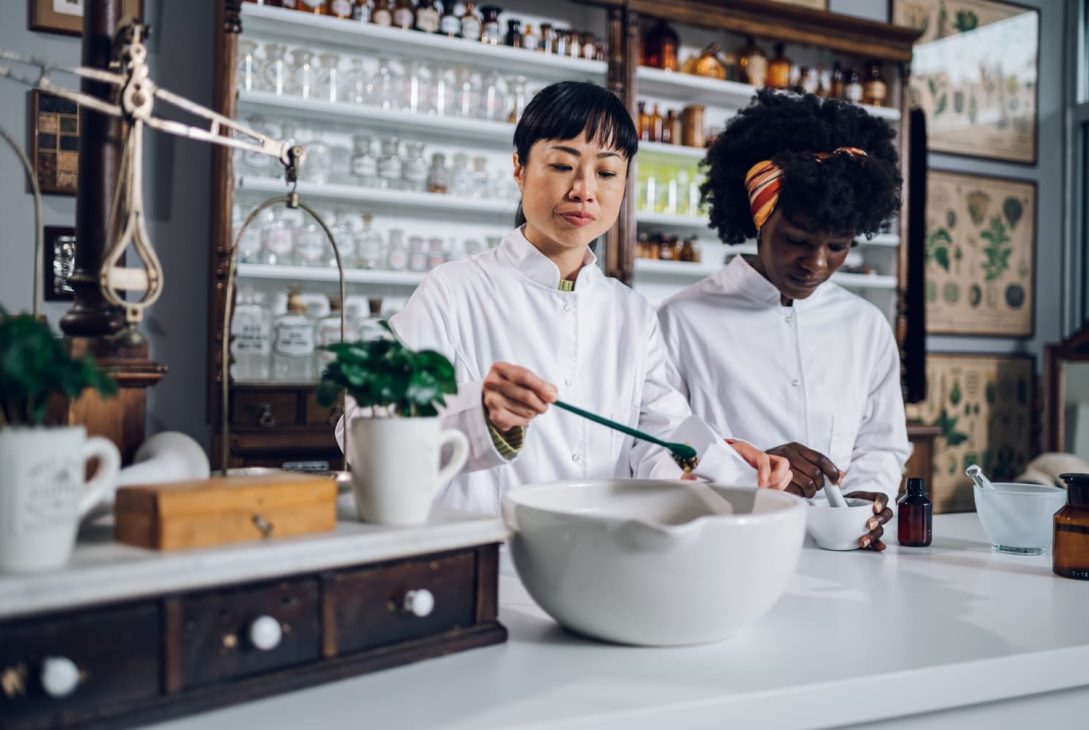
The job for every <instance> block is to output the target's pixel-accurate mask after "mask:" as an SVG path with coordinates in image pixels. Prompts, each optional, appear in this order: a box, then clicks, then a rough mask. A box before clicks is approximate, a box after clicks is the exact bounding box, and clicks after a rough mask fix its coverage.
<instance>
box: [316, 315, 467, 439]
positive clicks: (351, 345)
mask: <svg viewBox="0 0 1089 730" xmlns="http://www.w3.org/2000/svg"><path fill="white" fill-rule="evenodd" d="M382 326H383V327H384V328H385V329H386V331H387V332H392V331H391V330H390V328H389V325H388V324H387V323H385V322H383V323H382ZM322 349H323V350H326V351H328V352H331V353H333V355H334V359H333V362H331V363H329V365H328V366H326V368H325V370H324V371H323V372H322V374H321V382H320V383H318V389H317V398H318V402H319V403H321V404H322V405H324V406H331V405H333V404H334V403H335V402H336V400H337V397H338V396H339V395H340V392H341V391H344V392H345V393H347V394H348V395H350V396H352V398H354V399H355V401H356V403H357V404H358V405H359V406H361V407H364V408H374V409H380V410H382V411H384V412H385V413H386V414H387V415H399V416H407V417H410V418H417V417H424V416H436V415H438V408H439V407H440V406H443V405H445V403H446V399H445V396H447V395H450V394H452V393H455V392H456V391H457V382H456V381H455V380H454V366H453V364H452V363H451V362H450V360H448V359H447V358H446V356H445V355H443V354H442V353H441V352H435V351H434V350H420V351H418V352H416V351H413V350H409V349H408V348H406V347H405V346H404V345H402V344H401V343H400V342H399V341H397V340H396V339H392V338H391V339H378V340H370V341H368V342H338V343H336V344H333V345H327V346H325V347H323V348H322Z"/></svg>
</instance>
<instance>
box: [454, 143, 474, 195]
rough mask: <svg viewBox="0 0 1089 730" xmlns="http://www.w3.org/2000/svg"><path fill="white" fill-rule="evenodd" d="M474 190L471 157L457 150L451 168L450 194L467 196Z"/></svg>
mask: <svg viewBox="0 0 1089 730" xmlns="http://www.w3.org/2000/svg"><path fill="white" fill-rule="evenodd" d="M472 190H473V174H472V172H471V171H470V170H469V157H468V156H467V155H466V154H465V153H464V152H456V153H454V164H453V166H452V167H451V169H450V194H451V195H458V196H461V197H463V198H467V197H469V196H470V195H471V194H472Z"/></svg>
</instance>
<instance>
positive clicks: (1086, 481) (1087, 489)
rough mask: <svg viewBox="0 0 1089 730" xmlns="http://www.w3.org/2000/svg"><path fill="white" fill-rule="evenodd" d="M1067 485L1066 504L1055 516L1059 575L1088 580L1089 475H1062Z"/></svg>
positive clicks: (1054, 558) (1055, 557)
mask: <svg viewBox="0 0 1089 730" xmlns="http://www.w3.org/2000/svg"><path fill="white" fill-rule="evenodd" d="M1059 478H1060V479H1062V480H1063V481H1064V482H1066V505H1065V506H1064V507H1063V508H1062V509H1061V510H1059V511H1058V512H1056V513H1055V539H1054V543H1053V544H1052V546H1051V560H1052V569H1053V570H1054V571H1055V574H1056V575H1061V576H1062V577H1064V578H1074V579H1077V580H1089V474H1060V475H1059Z"/></svg>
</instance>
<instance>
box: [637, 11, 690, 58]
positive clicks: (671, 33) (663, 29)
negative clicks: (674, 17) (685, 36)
mask: <svg viewBox="0 0 1089 730" xmlns="http://www.w3.org/2000/svg"><path fill="white" fill-rule="evenodd" d="M680 47H681V39H680V37H679V36H678V35H677V32H676V31H675V30H673V28H671V27H670V26H669V23H667V22H666V21H665V20H664V19H663V18H658V20H657V21H655V23H654V25H653V26H651V28H650V29H649V30H648V31H647V32H646V34H645V35H644V36H643V65H644V66H653V67H654V68H661V69H665V70H666V71H680V70H681V64H680V60H679V59H678V55H677V54H678V51H679V50H680Z"/></svg>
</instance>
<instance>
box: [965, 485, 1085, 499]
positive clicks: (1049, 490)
mask: <svg viewBox="0 0 1089 730" xmlns="http://www.w3.org/2000/svg"><path fill="white" fill-rule="evenodd" d="M994 486H995V489H993V490H991V489H984V488H983V487H981V486H979V485H978V484H972V489H973V490H975V491H976V492H983V493H984V494H1013V495H1017V496H1019V497H1028V498H1029V499H1043V498H1051V497H1054V496H1055V495H1057V494H1060V493H1062V494H1065V493H1066V490H1065V489H1063V488H1062V487H1050V486H1048V485H1046V484H1026V483H1024V482H994Z"/></svg>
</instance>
